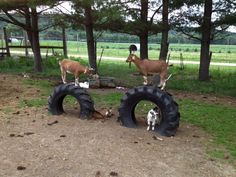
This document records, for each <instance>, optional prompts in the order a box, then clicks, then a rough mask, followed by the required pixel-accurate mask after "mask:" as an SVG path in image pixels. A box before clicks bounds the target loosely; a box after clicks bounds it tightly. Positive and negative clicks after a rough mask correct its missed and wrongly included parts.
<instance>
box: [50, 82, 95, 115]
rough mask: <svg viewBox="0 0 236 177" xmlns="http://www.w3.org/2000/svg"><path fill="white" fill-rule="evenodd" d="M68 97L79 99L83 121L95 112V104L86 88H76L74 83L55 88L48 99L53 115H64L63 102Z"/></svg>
mask: <svg viewBox="0 0 236 177" xmlns="http://www.w3.org/2000/svg"><path fill="white" fill-rule="evenodd" d="M67 95H71V96H73V97H75V98H76V99H77V101H78V102H79V105H80V115H79V117H80V118H81V119H85V118H89V117H90V116H91V114H92V112H93V111H94V103H93V101H92V99H91V97H90V95H89V94H88V93H87V91H86V90H85V89H84V88H81V87H78V86H75V84H74V83H70V84H61V85H59V86H57V87H55V89H54V91H53V92H52V94H51V95H50V96H49V98H48V110H49V112H51V113H52V114H53V115H60V114H62V113H64V109H63V100H64V98H65V97H66V96H67Z"/></svg>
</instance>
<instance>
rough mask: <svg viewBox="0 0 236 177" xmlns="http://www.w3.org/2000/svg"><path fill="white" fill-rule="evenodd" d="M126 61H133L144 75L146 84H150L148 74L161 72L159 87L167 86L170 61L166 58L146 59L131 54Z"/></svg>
mask: <svg viewBox="0 0 236 177" xmlns="http://www.w3.org/2000/svg"><path fill="white" fill-rule="evenodd" d="M126 62H129V63H131V62H133V63H134V64H135V65H136V66H137V68H138V69H139V71H140V72H141V74H142V75H143V79H144V82H143V84H144V85H147V84H148V80H147V76H148V74H156V73H158V74H160V84H159V87H161V90H163V89H164V88H165V85H166V81H167V80H168V79H167V75H168V63H166V62H165V61H164V60H149V59H144V60H141V59H140V58H138V57H137V56H136V55H134V54H130V55H129V56H128V58H127V60H126Z"/></svg>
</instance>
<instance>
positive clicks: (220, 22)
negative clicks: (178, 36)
mask: <svg viewBox="0 0 236 177" xmlns="http://www.w3.org/2000/svg"><path fill="white" fill-rule="evenodd" d="M178 3H179V4H182V7H183V8H182V9H181V10H179V11H178V12H176V15H175V16H174V17H173V18H172V21H174V23H173V24H174V25H175V27H176V29H177V30H178V31H181V32H182V33H183V34H185V35H187V36H188V37H190V38H193V39H195V40H198V41H200V43H201V53H200V67H199V80H201V81H207V80H209V79H210V74H209V67H210V60H211V54H210V43H211V42H212V41H213V40H214V39H217V36H218V35H219V34H220V33H221V32H222V31H225V30H226V29H227V28H228V27H229V25H233V24H236V13H235V7H236V2H235V1H233V0H227V1H220V0H216V1H212V0H197V1H194V0H189V1H187V2H185V1H181V0H178ZM201 12H202V13H201ZM212 17H214V18H212Z"/></svg>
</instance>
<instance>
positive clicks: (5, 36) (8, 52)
mask: <svg viewBox="0 0 236 177" xmlns="http://www.w3.org/2000/svg"><path fill="white" fill-rule="evenodd" d="M3 32H4V39H5V45H6V52H7V56H8V57H10V56H11V54H10V49H9V46H8V37H7V30H6V28H5V27H4V28H3Z"/></svg>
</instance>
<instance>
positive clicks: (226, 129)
mask: <svg viewBox="0 0 236 177" xmlns="http://www.w3.org/2000/svg"><path fill="white" fill-rule="evenodd" d="M178 103H179V107H180V113H181V120H182V121H184V122H189V123H191V124H194V125H197V126H199V127H201V128H203V129H204V130H205V131H206V132H208V133H210V134H211V135H213V137H214V142H215V143H216V144H219V145H222V144H223V145H224V146H225V147H226V149H227V150H228V151H229V152H230V154H231V155H232V157H233V158H234V159H236V139H235V137H236V131H235V130H236V109H235V108H233V107H226V106H223V105H214V104H208V103H203V102H199V101H192V100H187V99H184V100H179V101H178ZM219 152H223V151H222V150H221V151H219V150H217V149H216V150H215V151H214V150H213V151H211V153H210V154H211V155H214V156H215V157H218V156H219V154H221V153H219Z"/></svg>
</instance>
